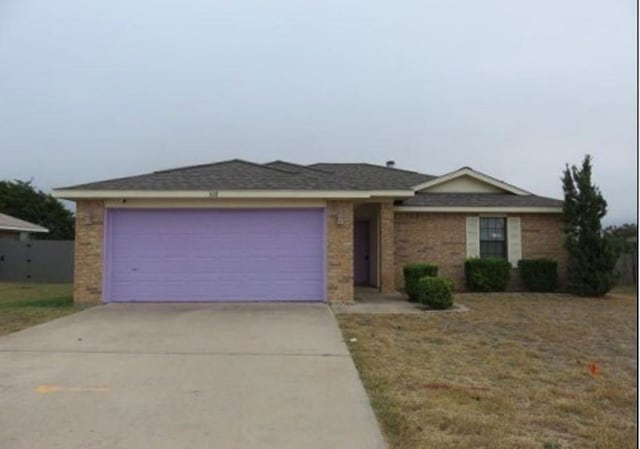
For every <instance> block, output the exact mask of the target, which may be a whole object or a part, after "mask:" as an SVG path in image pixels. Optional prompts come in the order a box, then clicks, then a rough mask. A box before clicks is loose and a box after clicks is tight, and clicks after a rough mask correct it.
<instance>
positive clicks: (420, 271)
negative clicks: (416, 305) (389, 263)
mask: <svg viewBox="0 0 640 449" xmlns="http://www.w3.org/2000/svg"><path fill="white" fill-rule="evenodd" d="M402 272H403V274H404V291H405V293H406V294H407V296H408V297H409V301H410V302H416V301H417V300H418V281H419V280H420V278H423V277H425V276H437V275H438V266H437V265H432V264H428V263H408V264H406V265H405V266H404V267H403V269H402Z"/></svg>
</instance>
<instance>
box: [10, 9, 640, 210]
mask: <svg viewBox="0 0 640 449" xmlns="http://www.w3.org/2000/svg"><path fill="white" fill-rule="evenodd" d="M635 8H636V6H635V2H634V1H632V0H579V1H578V0H565V1H557V0H554V1H551V0H536V1H529V2H520V1H513V0H502V1H498V0H485V1H482V2H478V1H467V2H444V1H430V0H417V1H400V2H389V1H376V0H361V1H354V0H322V1H299V0H298V1H294V0H288V1H287V0H270V1H258V0H254V1H248V0H234V1H212V0H200V1H196V0H181V1H177V0H176V1H172V2H170V1H161V0H153V1H151V0H136V1H131V0H125V1H119V0H92V1H90V2H87V1H86V0H75V1H73V0H57V1H55V2H52V1H51V0H0V149H1V151H2V158H1V159H0V160H1V161H2V163H0V178H4V179H6V178H18V179H29V178H34V182H35V184H36V185H37V186H38V187H40V188H42V189H43V190H49V189H50V188H52V187H59V186H64V185H70V184H75V183H80V182H84V181H94V180H98V179H104V178H110V177H118V176H126V175H131V174H137V173H142V172H148V171H152V170H154V169H161V168H171V167H175V166H179V165H189V164H195V163H203V162H209V161H216V160H222V159H228V158H234V157H240V158H246V159H251V160H256V161H258V162H260V161H262V162H266V161H269V160H273V159H287V160H292V161H294V162H299V163H309V162H315V161H367V162H373V163H384V161H385V160H387V159H395V160H396V163H397V166H398V167H400V168H407V169H413V170H418V171H423V172H425V173H429V174H436V175H437V174H443V173H445V172H448V171H451V170H454V169H457V168H459V167H461V166H464V165H468V166H471V167H473V168H475V169H477V170H480V171H483V172H486V173H488V174H490V175H493V176H495V177H498V178H501V179H504V180H505V181H509V182H512V183H514V184H516V185H518V186H519V187H522V188H525V189H527V190H530V191H533V192H535V193H538V194H542V195H548V196H554V197H561V196H562V188H561V184H560V176H561V173H562V169H563V167H564V164H565V162H570V163H575V164H578V163H580V162H581V160H582V158H583V156H584V154H585V153H591V154H592V155H593V156H594V158H595V161H594V164H595V168H594V170H595V176H594V179H595V182H596V183H597V184H598V185H599V186H600V187H601V190H602V191H603V193H604V195H605V198H606V199H607V200H608V202H609V216H608V217H607V219H606V220H605V221H606V222H607V223H612V222H613V223H620V222H626V221H635V218H636V186H637V179H636V167H637V156H636V144H635V132H636V131H635V130H636V117H635V111H636V82H635V64H636V49H635V30H636V24H635V18H636V10H635Z"/></svg>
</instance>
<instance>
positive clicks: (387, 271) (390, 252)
mask: <svg viewBox="0 0 640 449" xmlns="http://www.w3.org/2000/svg"><path fill="white" fill-rule="evenodd" d="M393 228H394V214H393V202H392V201H388V202H383V203H380V246H381V248H380V290H381V291H382V293H390V292H393V291H394V290H395V286H396V283H395V263H394V259H395V241H394V240H395V234H394V232H393Z"/></svg>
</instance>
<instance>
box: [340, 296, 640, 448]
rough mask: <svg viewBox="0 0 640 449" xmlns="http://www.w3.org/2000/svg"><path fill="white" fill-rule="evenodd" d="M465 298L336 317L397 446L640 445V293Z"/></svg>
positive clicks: (584, 446)
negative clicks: (451, 307) (402, 311)
mask: <svg viewBox="0 0 640 449" xmlns="http://www.w3.org/2000/svg"><path fill="white" fill-rule="evenodd" d="M456 302H460V303H462V304H464V305H466V306H468V307H469V309H470V311H469V312H466V313H440V314H439V313H425V314H419V315H355V314H353V315H338V316H337V318H338V321H339V323H340V326H341V328H342V332H343V335H344V338H345V340H346V341H347V342H348V345H349V348H350V350H351V353H352V355H353V358H354V361H355V363H356V366H357V367H358V370H359V371H360V376H361V378H362V381H363V383H364V385H365V388H366V389H367V392H368V394H369V397H370V400H371V403H372V406H373V408H374V410H375V412H376V414H377V416H378V420H379V421H380V423H381V426H382V428H383V432H384V433H385V436H386V437H387V439H388V441H389V443H390V446H391V448H392V449H400V448H402V449H417V448H439V449H444V448H473V449H477V448H491V449H499V448H522V449H529V448H531V449H534V448H535V449H562V448H598V449H623V448H632V447H637V443H636V429H637V424H636V413H637V400H636V394H637V370H636V366H637V358H636V353H637V348H636V344H637V327H636V316H637V303H636V300H635V298H631V297H629V298H625V297H612V298H609V299H592V298H577V297H572V296H568V295H535V294H463V295H456ZM353 338H355V339H356V341H351V339H353Z"/></svg>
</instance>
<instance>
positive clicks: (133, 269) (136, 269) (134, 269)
mask: <svg viewBox="0 0 640 449" xmlns="http://www.w3.org/2000/svg"><path fill="white" fill-rule="evenodd" d="M139 269H140V268H132V269H131V271H138V270H139Z"/></svg>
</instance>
